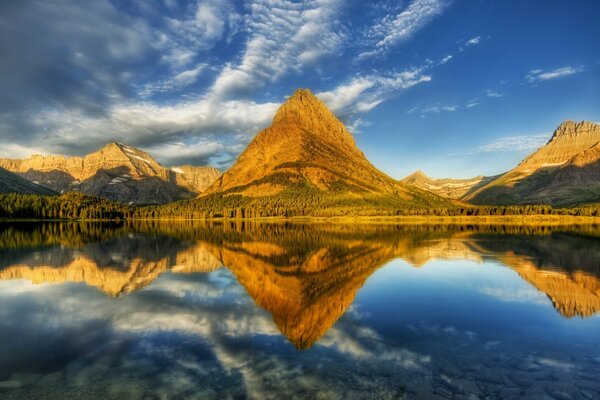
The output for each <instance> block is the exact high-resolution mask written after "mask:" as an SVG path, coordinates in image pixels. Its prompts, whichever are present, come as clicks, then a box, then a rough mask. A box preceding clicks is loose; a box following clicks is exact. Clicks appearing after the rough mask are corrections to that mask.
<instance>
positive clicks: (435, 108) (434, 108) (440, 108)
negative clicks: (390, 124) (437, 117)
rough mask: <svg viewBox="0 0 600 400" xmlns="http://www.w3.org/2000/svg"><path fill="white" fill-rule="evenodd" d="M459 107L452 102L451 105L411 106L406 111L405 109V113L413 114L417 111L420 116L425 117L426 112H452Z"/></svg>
mask: <svg viewBox="0 0 600 400" xmlns="http://www.w3.org/2000/svg"><path fill="white" fill-rule="evenodd" d="M458 109H459V106H458V105H456V104H452V105H448V104H439V103H437V104H434V105H430V106H424V107H421V106H418V105H416V106H413V107H411V108H410V109H408V111H406V113H407V114H415V113H419V114H421V117H425V115H426V114H438V113H441V112H454V111H456V110H458Z"/></svg>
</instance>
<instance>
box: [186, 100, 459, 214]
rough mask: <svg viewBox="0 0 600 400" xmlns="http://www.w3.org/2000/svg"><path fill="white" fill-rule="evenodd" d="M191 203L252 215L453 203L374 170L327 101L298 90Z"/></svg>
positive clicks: (380, 211)
mask: <svg viewBox="0 0 600 400" xmlns="http://www.w3.org/2000/svg"><path fill="white" fill-rule="evenodd" d="M194 204H195V208H196V209H213V210H218V212H221V211H222V209H223V208H225V207H228V208H232V209H233V208H240V207H242V208H244V209H245V210H254V211H250V214H251V215H257V214H256V213H260V215H282V214H284V215H348V214H354V215H356V214H361V215H365V214H369V215H374V214H380V215H390V214H395V213H397V212H398V210H400V209H402V208H407V207H438V206H439V207H443V206H450V205H451V202H450V201H448V200H446V199H442V198H440V197H439V196H436V195H434V194H432V193H429V192H426V191H423V190H421V189H418V188H414V187H410V186H407V185H404V184H402V183H400V182H398V181H396V180H394V179H392V178H390V177H389V176H387V175H385V174H384V173H383V172H381V171H379V170H378V169H377V168H375V167H374V166H373V165H372V164H371V163H370V162H369V161H368V160H367V158H366V157H365V156H364V154H363V153H362V152H361V151H360V150H359V149H358V148H357V147H356V144H355V142H354V139H353V137H352V135H351V134H350V133H349V132H348V130H347V129H346V128H345V126H344V124H343V123H342V122H341V121H340V120H338V119H337V118H336V116H335V115H334V114H333V113H332V112H331V111H329V109H328V108H327V107H326V106H325V104H323V103H322V102H321V101H320V100H319V99H318V98H316V97H315V96H314V95H313V94H312V93H311V92H310V91H309V90H306V89H299V90H297V91H296V92H295V93H294V94H293V95H292V96H290V97H289V98H288V100H287V101H286V102H285V103H284V104H283V105H282V106H281V107H280V108H279V110H278V111H277V113H276V114H275V117H274V118H273V122H272V124H271V126H270V127H268V128H266V129H264V130H263V131H261V132H259V133H258V134H257V135H256V137H255V138H254V139H253V140H252V142H251V143H250V144H249V145H248V147H247V148H246V149H245V150H244V152H243V153H242V154H241V155H240V156H239V158H238V159H237V161H236V163H235V164H234V165H233V166H232V167H231V168H230V169H229V170H228V171H227V172H225V173H224V174H223V175H222V176H221V177H220V178H219V179H217V180H216V181H215V182H214V183H213V184H212V185H211V186H210V187H209V188H208V190H207V191H206V193H204V194H203V195H202V197H201V198H200V199H198V201H196V202H195V203H194ZM192 208H193V207H192ZM246 216H248V213H246Z"/></svg>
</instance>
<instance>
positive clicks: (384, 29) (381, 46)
mask: <svg viewBox="0 0 600 400" xmlns="http://www.w3.org/2000/svg"><path fill="white" fill-rule="evenodd" d="M449 4H450V2H449V1H445V0H413V1H412V2H410V3H409V5H408V6H407V7H406V9H405V10H403V11H402V12H400V13H399V14H397V15H391V14H388V15H386V16H385V17H383V18H382V19H381V20H380V21H379V22H378V23H376V24H375V25H373V26H372V27H371V28H370V29H369V31H368V32H367V35H366V36H367V38H368V39H369V40H370V41H371V42H374V48H373V49H372V50H368V51H365V52H362V53H360V54H359V59H366V58H369V57H373V56H379V55H381V54H383V53H385V52H387V51H388V50H389V49H390V48H391V47H393V46H395V45H397V44H398V43H400V42H402V41H405V40H407V39H409V38H410V37H411V36H413V35H414V34H415V33H416V32H417V31H419V30H420V29H421V28H423V27H424V26H425V25H427V23H429V22H430V21H431V20H432V19H433V18H435V17H436V16H438V15H440V14H442V12H443V11H444V9H445V8H446V7H447V6H448V5H449Z"/></svg>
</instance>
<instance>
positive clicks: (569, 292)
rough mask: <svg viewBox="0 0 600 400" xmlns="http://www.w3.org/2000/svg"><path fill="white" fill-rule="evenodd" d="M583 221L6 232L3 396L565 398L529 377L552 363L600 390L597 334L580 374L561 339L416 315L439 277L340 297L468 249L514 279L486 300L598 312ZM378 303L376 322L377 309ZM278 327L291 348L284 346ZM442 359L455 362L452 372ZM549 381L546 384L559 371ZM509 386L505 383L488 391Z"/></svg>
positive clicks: (0, 336)
mask: <svg viewBox="0 0 600 400" xmlns="http://www.w3.org/2000/svg"><path fill="white" fill-rule="evenodd" d="M597 232H600V230H597V228H596V227H581V228H579V229H577V230H575V231H573V230H572V228H570V229H563V228H561V227H543V228H539V227H538V228H532V227H498V226H489V227H486V226H454V227H452V226H451V227H439V226H396V225H366V224H365V225H352V226H346V225H324V224H323V225H321V224H310V225H306V224H266V225H257V224H248V223H242V222H238V223H233V224H225V225H222V224H212V225H196V224H191V223H170V224H155V223H147V224H126V223H122V224H111V225H105V224H60V223H56V224H17V225H4V226H1V227H0V280H1V281H3V282H0V288H1V290H2V292H3V296H2V299H3V303H4V306H3V308H2V310H1V311H0V320H1V321H5V323H3V324H0V341H1V342H2V343H10V344H11V346H9V347H5V348H3V350H0V394H1V395H4V394H5V395H7V396H14V397H15V398H18V397H19V396H23V395H24V394H27V397H33V395H35V394H36V393H37V394H39V395H47V394H48V393H56V396H57V397H68V393H71V394H73V395H74V394H81V390H82V388H85V393H86V395H87V397H93V396H91V395H90V393H98V397H99V398H106V397H115V398H123V397H127V398H135V397H138V398H144V397H153V396H156V397H160V396H161V393H162V394H164V395H165V396H172V395H176V396H180V397H185V396H190V395H192V394H194V395H197V396H199V397H200V398H203V397H208V398H210V397H211V396H212V397H223V398H225V397H230V398H236V397H242V398H243V397H251V398H280V397H283V396H290V397H304V396H309V397H311V396H315V394H316V393H318V394H319V395H320V396H321V397H323V398H353V397H355V398H364V396H366V395H376V397H377V398H384V397H389V398H397V397H402V396H408V397H414V396H416V397H422V398H429V397H432V396H434V395H437V396H441V397H452V396H455V395H456V396H458V395H459V394H462V395H465V396H467V395H474V396H478V397H479V396H484V395H488V396H491V397H492V398H495V397H498V398H500V397H502V398H511V397H512V396H513V395H514V397H520V396H524V395H525V394H526V393H529V392H527V390H530V391H531V392H530V393H529V394H533V395H535V391H536V390H538V391H539V390H542V391H543V393H545V394H548V393H554V394H556V393H558V392H561V391H562V392H564V391H565V390H566V389H565V388H564V387H563V388H559V389H560V390H559V389H556V388H555V389H556V390H554V389H548V388H547V387H546V386H543V385H545V383H542V384H541V385H542V386H543V387H542V388H541V389H540V387H539V385H538V384H537V383H534V381H535V380H536V379H538V378H539V377H540V376H542V375H544V374H546V375H547V374H550V375H552V374H556V373H558V374H559V375H561V377H560V379H559V380H560V381H563V380H564V379H565V378H566V377H569V379H579V381H581V382H584V381H586V382H588V383H587V385H588V387H587V389H585V388H584V389H581V388H577V389H576V390H578V391H577V392H576V394H577V395H576V396H574V397H573V396H571V397H572V398H577V396H580V395H582V393H591V394H592V395H595V394H596V393H600V392H598V383H597V381H596V380H595V378H594V379H592V378H589V377H587V378H586V375H585V374H584V372H583V371H584V370H585V371H587V372H585V373H586V374H588V375H589V374H590V373H593V371H598V372H600V367H599V366H598V365H599V364H600V358H598V359H597V360H598V362H597V364H596V361H594V360H596V358H595V357H600V354H598V355H591V356H590V354H587V353H589V351H588V350H589V349H588V348H587V347H586V346H589V344H590V343H592V342H593V340H592V339H589V338H588V337H587V336H585V337H584V338H582V339H580V342H581V344H580V350H581V354H587V357H591V358H589V359H586V360H588V361H586V362H590V363H592V364H593V365H592V366H591V367H590V366H589V365H587V364H586V365H585V368H584V366H583V365H581V366H580V365H579V364H578V363H580V362H581V360H582V358H581V357H584V356H583V355H581V354H579V352H576V351H575V350H573V353H572V354H565V353H561V352H558V353H556V352H554V353H553V352H546V350H547V349H548V348H552V347H556V345H557V343H556V342H548V344H547V346H548V347H547V348H543V349H542V348H541V347H540V349H537V350H536V351H534V352H532V353H529V354H527V355H525V354H524V353H520V352H523V351H525V350H523V349H517V347H516V346H518V345H519V344H518V340H516V339H514V338H511V337H509V336H508V334H507V336H506V337H502V338H500V339H499V340H496V339H493V338H492V339H489V338H487V339H486V338H485V337H484V335H485V332H484V331H485V329H484V328H485V327H484V324H489V325H490V326H491V325H493V321H485V322H483V321H482V322H480V324H481V326H478V328H481V329H479V330H478V329H475V328H473V327H462V328H461V327H459V326H455V325H456V324H453V325H450V324H448V323H447V322H445V321H446V320H447V318H448V316H447V315H446V316H440V317H436V318H437V320H436V321H434V322H432V321H429V320H427V318H426V317H427V316H428V315H435V309H436V308H438V309H441V308H443V305H441V304H439V303H438V304H437V305H436V302H438V300H437V299H436V296H439V295H440V293H441V292H442V290H443V289H440V288H437V287H436V288H435V290H433V289H432V290H431V298H432V300H431V303H426V304H425V303H423V304H422V305H418V304H417V305H414V307H413V310H408V309H406V310H402V311H400V313H399V312H398V310H397V309H396V308H394V307H392V306H391V300H390V299H391V298H392V297H382V298H381V299H379V298H378V296H384V294H382V293H385V290H384V288H385V287H386V285H385V283H378V284H377V285H378V286H377V288H378V289H375V292H372V291H371V289H369V290H367V292H366V293H365V294H364V296H366V297H365V299H363V300H361V301H359V303H360V304H362V305H361V306H357V305H356V304H354V303H355V302H356V298H357V293H360V290H359V289H361V287H363V286H367V285H366V282H367V281H368V280H369V278H370V277H372V276H373V277H375V276H376V275H377V274H376V272H377V271H378V270H379V269H380V268H381V267H383V266H384V265H386V264H388V263H390V262H391V261H392V260H396V261H395V262H394V263H393V265H391V266H392V267H393V268H396V269H398V268H403V269H408V271H409V272H410V274H412V271H421V270H423V271H425V270H427V269H428V268H433V267H430V265H431V264H432V263H433V262H434V261H435V260H444V262H447V263H452V262H461V263H462V262H464V261H465V260H467V261H468V262H471V263H473V262H474V263H477V264H481V265H482V267H483V268H489V269H492V268H494V267H493V265H494V264H499V265H502V266H503V267H502V268H504V270H506V271H510V270H512V271H515V272H516V273H517V274H518V276H520V277H521V279H522V280H523V282H524V284H523V286H521V287H519V288H515V287H514V285H513V286H510V287H508V288H504V289H502V288H499V287H488V286H481V287H479V289H478V290H479V291H480V293H483V294H485V295H486V296H488V297H492V298H498V299H500V300H502V301H509V302H510V301H513V300H515V299H516V297H515V296H516V295H518V294H520V293H526V295H527V296H528V297H527V298H528V299H534V300H535V301H536V302H541V303H542V304H545V305H547V306H550V305H552V306H553V307H554V309H555V310H556V311H557V312H558V313H556V312H554V314H555V315H561V316H562V317H566V318H567V319H569V318H572V317H583V318H588V317H591V316H593V315H594V314H597V313H598V312H599V311H600V242H599V239H598V237H597V236H596V235H597ZM398 262H399V263H400V264H398V265H396V264H397V263H398ZM506 267H508V268H509V269H507V268H506ZM469 273H473V271H469ZM410 274H409V275H406V276H405V278H406V277H410V276H411V275H410ZM497 274H500V275H498V276H503V275H502V274H501V273H497ZM494 277H495V276H494ZM465 279H466V278H465ZM369 281H370V280H369ZM77 282H83V283H85V285H87V286H82V285H76V284H73V283H77ZM525 282H526V283H525ZM31 284H33V286H32V285H31ZM43 284H49V285H43ZM91 287H93V288H97V289H99V291H101V292H103V293H104V294H102V293H100V292H99V291H96V290H95V289H94V291H91V290H90V288H91ZM527 287H529V288H530V289H527ZM531 288H535V289H531ZM505 289H506V290H505ZM392 290H394V291H396V290H397V292H398V293H395V294H394V295H393V296H396V297H397V296H399V295H400V294H401V293H403V292H404V293H405V296H408V297H410V296H413V297H417V295H416V294H413V293H412V292H411V290H415V289H413V288H411V287H410V284H407V285H405V286H402V287H398V288H392ZM534 290H535V291H537V292H538V293H540V296H539V297H537V296H536V295H535V293H534V294H532V292H534ZM541 294H543V295H541ZM454 296H455V297H457V295H454ZM546 298H547V299H546ZM470 300H471V299H467V304H469V301H470ZM369 302H373V304H374V306H372V307H369V306H368V304H369ZM402 304H403V305H406V304H408V303H407V302H404V303H402ZM255 305H258V306H259V307H258V308H257V307H256V306H255ZM419 307H426V308H423V315H420V316H419V317H418V318H417V319H415V318H412V317H409V316H408V314H410V313H414V312H417V311H418V310H419V309H420V308H419ZM507 307H508V306H507ZM515 307H516V306H515ZM476 308H477V306H476V305H475V304H473V309H476ZM503 310H505V309H503ZM506 310H510V312H513V311H514V310H516V308H512V306H511V308H508V309H506ZM468 311H469V310H464V312H468ZM378 313H385V314H386V315H387V316H386V317H383V318H378V317H377V314H378ZM402 313H404V314H407V316H402V315H401V314H402ZM22 315H27V318H21V316H22ZM392 316H393V318H391V317H392ZM562 317H561V319H564V318H562ZM411 318H412V319H411ZM431 318H433V317H431ZM491 318H492V317H490V319H491ZM497 318H498V319H502V318H503V320H502V321H506V320H508V318H509V317H503V316H500V315H498V316H497ZM394 319H396V320H395V321H394ZM577 319H579V318H577ZM553 321H554V320H553ZM539 323H540V324H542V323H543V324H548V322H547V321H546V320H544V321H542V322H539ZM552 324H557V322H552ZM543 326H544V329H546V331H544V335H543V337H544V338H545V339H544V340H550V339H549V338H547V332H549V330H548V329H549V328H548V326H549V325H543ZM555 328H556V326H555V325H552V329H555ZM588 333H589V332H587V333H586V334H588ZM281 334H282V335H283V337H285V340H287V341H289V342H291V343H292V344H293V346H294V347H295V348H296V349H301V350H304V351H302V352H297V351H296V349H294V348H292V347H291V346H289V347H286V346H285V343H284V339H283V338H282V336H281ZM521 334H522V333H519V335H521ZM536 334H539V332H537V331H535V330H534V329H533V328H532V329H531V332H530V335H531V336H532V337H531V338H523V337H520V339H521V340H523V342H524V343H525V342H527V343H531V341H528V340H529V339H531V340H533V343H537V342H541V341H540V340H539V339H538V338H533V336H535V335H536ZM516 336H518V335H517V334H515V337H516ZM592 336H593V335H592ZM17 337H18V338H19V340H15V338H17ZM42 337H43V342H40V339H41V338H42ZM596 337H597V335H596ZM586 338H587V339H586ZM526 339H527V340H526ZM555 339H556V338H555ZM556 340H558V339H556ZM590 340H592V342H590ZM594 340H596V339H594ZM477 341H479V342H477ZM596 341H597V340H596ZM476 342H477V343H479V347H477V346H475V343H476ZM503 343H507V344H508V343H512V346H515V348H514V349H510V351H516V353H515V354H513V353H510V352H507V353H505V356H504V358H502V357H501V358H500V359H495V358H491V359H490V358H489V357H490V355H489V354H484V353H485V352H489V351H491V352H495V351H499V349H500V348H502V346H504V344H503ZM594 343H595V342H594ZM446 346H447V347H448V349H446V348H445V347H446ZM507 346H508V345H507ZM540 346H541V344H540ZM442 347H444V349H442ZM508 347H509V348H510V346H508ZM476 348H477V349H478V350H477V351H479V353H475V349H476ZM469 349H471V350H469ZM469 351H472V352H473V353H472V354H470V353H469ZM445 352H451V353H450V354H451V355H449V354H448V353H445ZM481 352H484V353H481ZM444 357H447V359H446V360H445V362H442V361H441V360H444ZM469 357H471V358H472V359H473V360H474V359H487V361H488V362H491V364H493V365H494V366H495V367H494V368H496V367H498V366H500V365H501V366H502V367H501V368H504V369H503V370H502V371H504V372H502V371H500V372H498V371H497V373H496V375H497V376H496V377H494V376H493V374H491V375H489V376H483V375H482V372H481V371H480V369H481V366H480V365H479V364H477V363H475V362H467V360H468V359H469ZM478 362H479V361H478ZM482 362H483V361H482ZM452 365H455V367H454V368H455V369H456V366H457V365H462V369H461V370H460V371H458V372H457V371H453V370H452V368H453V367H452ZM580 367H581V368H580ZM490 368H491V367H490ZM515 368H516V369H515ZM517 370H518V371H522V373H518V374H515V373H514V371H517ZM511 371H512V372H511ZM542 372H543V374H542ZM502 374H504V375H502ZM511 374H512V375H511ZM536 374H537V375H536ZM581 374H584V375H581ZM513 375H514V376H513ZM538 375H539V376H538ZM546 375H544V376H546ZM499 376H505V377H503V378H499ZM536 376H538V378H536ZM552 376H554V378H552V379H551V378H548V379H549V380H550V381H552V380H553V379H554V381H556V379H555V378H556V376H555V375H552ZM467 378H468V379H467ZM540 379H542V378H540ZM544 379H545V378H544ZM544 379H542V382H544ZM590 379H591V380H590ZM459 380H460V382H459V383H460V385H459V384H457V383H456V382H458V381H459ZM518 381H521V382H518ZM525 381H526V382H525ZM579 381H578V382H579ZM11 385H12V388H11ZM65 385H66V386H65ZM459 386H460V387H459ZM506 386H508V387H509V388H510V387H512V389H513V391H512V392H510V391H509V392H506V391H504V392H502V391H501V388H503V387H506ZM65 387H66V389H65ZM461 388H462V389H461ZM516 388H518V391H515V390H516ZM65 390H69V391H70V392H66V391H65ZM552 390H554V391H552ZM581 390H584V391H585V392H581ZM161 391H162V392H161ZM448 393H450V395H448ZM511 393H512V394H511ZM501 394H502V395H501ZM538 394H540V393H538ZM102 396H104V397H102ZM494 396H495V397H494Z"/></svg>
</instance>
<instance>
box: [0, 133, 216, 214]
mask: <svg viewBox="0 0 600 400" xmlns="http://www.w3.org/2000/svg"><path fill="white" fill-rule="evenodd" d="M0 166H1V167H4V168H6V169H7V170H9V171H11V172H13V173H17V174H19V175H20V176H21V177H23V178H25V179H27V180H29V181H31V182H34V183H41V184H43V185H44V186H47V187H49V188H51V189H53V190H55V191H57V192H61V193H63V192H71V191H73V192H81V193H85V194H88V195H95V196H101V197H104V198H107V199H109V200H113V201H118V202H121V203H132V204H163V203H168V202H172V201H175V200H181V199H186V198H192V197H194V196H196V195H197V194H198V193H201V192H202V191H203V190H205V189H206V188H207V187H208V185H209V184H210V183H212V181H214V179H216V178H217V176H218V175H219V171H218V170H217V169H215V168H211V167H191V166H183V167H173V168H170V169H169V168H165V167H163V166H162V165H160V164H159V163H158V162H157V161H155V160H154V159H153V158H152V157H151V156H150V155H149V154H148V153H146V152H144V151H142V150H139V149H136V148H134V147H129V146H126V145H124V144H121V143H110V144H108V145H106V146H105V147H103V148H102V149H100V150H98V151H96V152H94V153H91V154H88V155H86V156H84V157H65V156H41V155H34V156H32V157H30V158H28V159H25V160H13V159H0Z"/></svg>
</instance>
